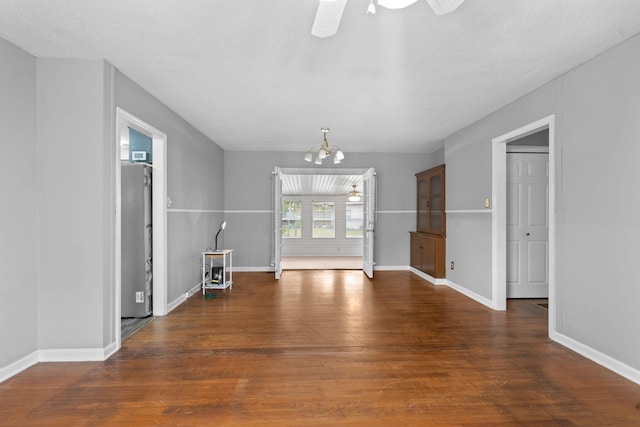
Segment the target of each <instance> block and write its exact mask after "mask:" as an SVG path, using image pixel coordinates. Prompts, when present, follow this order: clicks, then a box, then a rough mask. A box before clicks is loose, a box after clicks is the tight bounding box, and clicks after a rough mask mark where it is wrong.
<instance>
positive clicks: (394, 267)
mask: <svg viewBox="0 0 640 427" xmlns="http://www.w3.org/2000/svg"><path fill="white" fill-rule="evenodd" d="M373 270H374V271H407V270H409V266H407V265H374V266H373Z"/></svg>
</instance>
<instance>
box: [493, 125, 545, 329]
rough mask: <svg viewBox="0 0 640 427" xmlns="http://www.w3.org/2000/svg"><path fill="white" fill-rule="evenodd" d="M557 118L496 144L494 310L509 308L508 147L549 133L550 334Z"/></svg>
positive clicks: (501, 138) (518, 131) (503, 137)
mask: <svg viewBox="0 0 640 427" xmlns="http://www.w3.org/2000/svg"><path fill="white" fill-rule="evenodd" d="M555 122H556V117H555V114H552V115H550V116H547V117H544V118H542V119H540V120H537V121H535V122H532V123H529V124H528V125H525V126H522V127H520V128H518V129H515V130H513V131H511V132H508V133H505V134H503V135H500V136H498V137H496V138H493V140H492V177H491V178H492V179H491V182H492V189H491V192H492V200H493V208H492V210H491V259H492V265H491V280H492V283H491V286H492V290H491V291H492V292H491V295H492V301H491V303H492V306H493V308H494V309H495V310H506V308H507V247H506V246H507V243H506V242H507V203H506V201H507V143H508V142H511V141H514V140H516V139H520V138H522V137H524V136H527V135H530V134H532V133H535V132H538V131H540V130H544V129H549V255H548V256H549V260H548V262H549V332H551V331H554V330H555V324H556V315H555V303H556V261H555V260H556V158H555V155H556V148H555V144H556V141H555Z"/></svg>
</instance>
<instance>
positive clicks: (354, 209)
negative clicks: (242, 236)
mask: <svg viewBox="0 0 640 427" xmlns="http://www.w3.org/2000/svg"><path fill="white" fill-rule="evenodd" d="M273 175H274V210H273V212H274V221H273V233H274V238H273V242H274V247H273V251H272V254H273V265H274V267H275V270H276V278H279V275H280V273H281V272H282V270H284V269H287V270H300V269H313V270H317V269H359V270H360V269H361V270H363V271H364V272H365V273H366V274H367V275H368V276H369V277H372V276H373V264H374V263H373V238H374V234H373V233H374V229H375V227H374V224H375V171H374V170H373V168H370V169H332V170H330V171H327V170H324V169H282V168H276V170H275V171H274V173H273Z"/></svg>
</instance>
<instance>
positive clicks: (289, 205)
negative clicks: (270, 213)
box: [280, 201, 302, 239]
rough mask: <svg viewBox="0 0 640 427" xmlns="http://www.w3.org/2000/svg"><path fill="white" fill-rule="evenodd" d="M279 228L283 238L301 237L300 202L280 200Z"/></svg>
mask: <svg viewBox="0 0 640 427" xmlns="http://www.w3.org/2000/svg"><path fill="white" fill-rule="evenodd" d="M280 228H281V230H282V237H284V238H293V239H299V238H301V237H302V204H301V203H300V202H298V201H295V202H290V201H283V202H282V218H281V222H280Z"/></svg>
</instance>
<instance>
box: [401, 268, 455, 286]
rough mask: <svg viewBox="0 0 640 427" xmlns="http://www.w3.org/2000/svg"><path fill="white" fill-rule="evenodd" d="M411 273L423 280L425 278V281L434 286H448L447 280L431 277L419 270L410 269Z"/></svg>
mask: <svg viewBox="0 0 640 427" xmlns="http://www.w3.org/2000/svg"><path fill="white" fill-rule="evenodd" d="M409 271H410V272H412V273H413V274H415V275H417V276H420V277H421V278H423V279H424V280H426V281H427V282H429V283H431V284H433V285H438V286H441V285H446V284H447V279H436V278H435V277H431V275H429V274H427V273H425V272H424V271H420V270H418V269H417V268H414V267H409Z"/></svg>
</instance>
